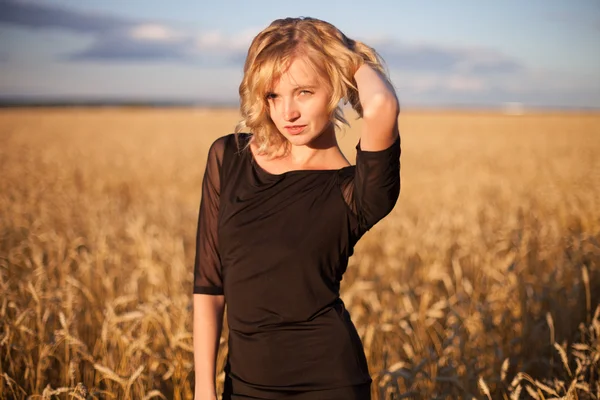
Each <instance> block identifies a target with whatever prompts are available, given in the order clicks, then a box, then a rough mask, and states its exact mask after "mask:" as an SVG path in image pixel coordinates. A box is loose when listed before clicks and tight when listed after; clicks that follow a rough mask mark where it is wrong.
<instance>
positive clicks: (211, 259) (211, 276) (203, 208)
mask: <svg viewBox="0 0 600 400" xmlns="http://www.w3.org/2000/svg"><path fill="white" fill-rule="evenodd" d="M224 150H225V139H224V138H220V139H217V140H216V141H215V142H214V143H213V144H212V145H211V147H210V150H209V152H208V158H207V161H206V170H205V172H204V180H203V182H202V198H201V200H200V212H199V215H198V231H197V234H196V257H195V260H194V294H196V293H200V294H210V295H221V294H223V280H222V274H221V258H220V255H219V239H218V235H217V226H218V214H219V201H220V192H221V168H222V164H223V154H224Z"/></svg>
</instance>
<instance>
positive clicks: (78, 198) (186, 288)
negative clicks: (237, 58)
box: [0, 109, 600, 400]
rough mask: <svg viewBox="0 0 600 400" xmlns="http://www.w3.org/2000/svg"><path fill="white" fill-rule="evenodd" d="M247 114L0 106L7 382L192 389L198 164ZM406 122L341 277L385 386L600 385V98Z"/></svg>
mask: <svg viewBox="0 0 600 400" xmlns="http://www.w3.org/2000/svg"><path fill="white" fill-rule="evenodd" d="M237 118H238V117H237V113H236V112H235V111H228V110H196V109H181V110H158V109H150V110H141V109H97V110H88V109H63V110H59V109H57V110H4V111H1V112H0V171H1V175H0V291H1V293H2V295H1V298H0V377H1V378H0V399H12V398H15V399H25V398H27V396H28V395H31V396H32V397H31V398H43V399H46V398H48V399H50V398H63V399H67V398H88V399H90V398H91V399H109V398H114V399H127V398H128V399H150V398H162V399H178V400H179V399H191V398H192V397H193V358H192V338H191V316H192V312H191V311H192V309H191V280H192V267H191V265H192V260H193V254H194V250H195V248H194V239H195V228H196V218H197V210H198V205H199V200H200V188H201V180H202V174H203V171H204V161H205V157H206V153H207V151H208V146H209V145H210V143H211V142H212V141H213V140H214V139H215V138H216V137H217V136H220V135H223V134H226V133H229V132H230V131H231V130H232V128H233V126H235V123H236V122H237ZM350 120H351V122H353V128H352V129H349V130H348V131H347V132H345V133H342V134H341V135H340V142H341V147H342V150H343V151H344V152H345V153H346V154H347V156H348V158H349V159H350V160H351V161H352V160H353V159H354V146H355V145H356V142H357V140H358V134H359V132H360V121H353V118H352V117H351V118H350ZM400 128H401V132H402V148H403V154H402V193H401V196H400V200H399V202H398V205H397V206H396V208H395V210H394V211H393V212H392V214H391V215H390V216H389V217H388V218H386V219H385V220H384V221H382V222H381V223H380V224H379V225H377V226H376V227H375V228H374V229H373V230H372V231H370V232H369V233H368V234H367V235H366V236H365V237H364V238H363V239H362V240H361V242H360V243H359V245H358V246H357V249H356V254H355V256H354V257H352V259H351V262H350V265H349V267H348V271H347V273H346V275H345V276H344V280H343V281H342V297H343V299H344V300H345V302H346V304H347V307H348V308H349V309H350V311H351V314H352V318H353V320H354V322H355V324H356V325H357V327H358V330H359V333H360V334H361V338H362V340H363V344H364V346H365V350H366V353H367V357H368V360H369V366H370V370H371V373H372V375H373V378H374V384H373V396H374V398H380V399H400V398H428V399H433V398H435V399H446V398H503V399H508V398H510V399H519V398H522V396H525V393H527V395H528V396H531V397H533V398H539V399H547V398H563V399H567V398H590V399H593V398H596V399H597V398H600V379H599V375H600V372H599V369H600V307H599V306H598V304H599V302H600V300H599V299H600V290H599V289H600V271H599V269H600V185H599V184H598V183H599V182H600V116H599V115H597V114H575V113H563V114H558V113H557V114H525V115H523V116H507V115H501V114H495V113H491V112H473V113H459V112H437V113H434V112H425V111H423V112H418V111H413V112H409V113H405V114H402V115H401V117H400ZM226 337H227V326H225V329H224V332H223V338H222V339H221V351H220V353H219V356H218V361H217V363H218V368H219V374H218V379H217V380H218V390H222V383H223V378H224V375H223V371H222V368H223V365H224V363H225V358H226V352H227V343H226V340H225V339H226Z"/></svg>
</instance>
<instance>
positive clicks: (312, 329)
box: [194, 134, 400, 400]
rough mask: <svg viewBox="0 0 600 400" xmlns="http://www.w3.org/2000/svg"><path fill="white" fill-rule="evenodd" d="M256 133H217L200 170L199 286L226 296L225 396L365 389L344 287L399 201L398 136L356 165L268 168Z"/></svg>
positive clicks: (358, 395)
mask: <svg viewBox="0 0 600 400" xmlns="http://www.w3.org/2000/svg"><path fill="white" fill-rule="evenodd" d="M250 137H251V136H250V135H249V134H240V135H239V136H238V141H236V137H235V135H234V134H230V135H227V136H224V137H221V138H219V139H217V140H216V141H215V142H214V143H213V144H212V146H211V148H210V150H209V154H208V161H207V165H206V172H205V175H204V182H203V186H202V187H203V191H202V200H201V205H200V216H199V220H198V235H197V250H196V259H195V266H194V293H203V294H209V295H220V294H224V295H225V300H226V304H227V322H228V325H229V354H228V357H227V363H226V366H225V372H226V378H225V390H224V394H223V399H246V398H250V399H281V398H290V399H297V400H301V399H302V400H303V399H332V400H333V399H340V400H342V399H343V400H352V399H357V400H358V399H361V400H362V399H369V398H370V395H369V386H370V383H371V377H370V375H369V370H368V367H367V361H366V358H365V353H364V350H363V347H362V343H361V340H360V337H359V336H358V334H357V332H356V329H355V327H354V324H353V323H352V321H351V319H350V315H349V313H348V311H346V309H345V307H344V303H343V302H342V300H341V299H340V297H339V289H340V281H341V279H342V275H343V274H344V272H345V270H346V267H347V265H348V258H349V257H350V256H351V255H352V253H353V248H354V245H355V244H356V242H357V241H358V240H359V239H360V238H361V237H362V236H363V234H364V233H365V232H366V231H367V230H369V229H370V228H371V227H372V226H373V225H374V224H375V223H376V222H377V221H379V220H380V219H382V218H383V217H384V216H386V215H387V214H388V213H389V212H390V211H391V210H392V208H393V207H394V205H395V203H396V200H397V199H398V195H399V192H400V139H399V138H398V139H397V140H396V141H395V143H394V144H393V145H392V146H390V147H389V148H388V149H385V150H382V151H374V152H370V151H362V150H361V149H360V142H359V144H358V145H357V146H356V148H357V156H356V166H348V167H344V168H342V169H339V170H298V171H290V172H286V173H283V174H279V175H275V174H271V173H269V172H267V171H265V170H263V169H262V168H261V167H260V166H259V165H258V164H257V163H256V162H255V161H254V158H253V155H252V152H251V151H250V148H249V147H245V145H246V144H247V141H248V140H249V139H250Z"/></svg>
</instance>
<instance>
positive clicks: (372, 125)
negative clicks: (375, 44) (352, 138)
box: [354, 63, 400, 151]
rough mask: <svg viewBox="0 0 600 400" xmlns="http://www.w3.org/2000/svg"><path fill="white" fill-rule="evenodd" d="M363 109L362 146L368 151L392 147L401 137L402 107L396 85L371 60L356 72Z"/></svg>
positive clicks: (355, 76)
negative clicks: (399, 128) (394, 86)
mask: <svg viewBox="0 0 600 400" xmlns="http://www.w3.org/2000/svg"><path fill="white" fill-rule="evenodd" d="M354 79H355V81H356V85H357V88H358V97H359V100H360V104H361V106H362V111H363V115H362V118H363V129H362V132H361V136H360V147H361V149H362V150H364V151H379V150H384V149H387V148H388V147H390V146H391V145H392V144H393V143H394V142H395V141H396V139H397V138H398V135H399V132H398V115H399V113H400V107H399V104H398V98H397V97H396V93H395V91H394V88H393V87H392V86H391V84H390V83H389V82H388V80H387V79H384V78H383V77H382V76H381V73H380V72H379V71H376V70H375V69H373V68H372V67H371V66H369V64H368V63H363V64H362V65H361V66H360V68H358V70H357V71H356V73H355V74H354Z"/></svg>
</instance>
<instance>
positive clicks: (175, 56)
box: [64, 32, 192, 62]
mask: <svg viewBox="0 0 600 400" xmlns="http://www.w3.org/2000/svg"><path fill="white" fill-rule="evenodd" d="M138 33H139V32H138ZM146 33H148V32H146ZM189 47H190V43H189V40H186V39H185V38H183V39H171V38H164V37H152V36H151V35H146V36H142V37H140V36H139V35H138V36H134V35H132V34H131V33H129V32H128V33H126V34H120V33H115V34H110V35H106V36H103V37H101V38H97V39H96V41H95V42H94V43H92V44H91V45H90V46H89V47H88V48H86V49H84V50H81V51H79V52H76V53H73V54H68V55H66V56H65V57H64V58H65V59H66V60H70V61H113V62H114V61H168V60H171V61H173V60H180V61H186V60H187V61H191V60H192V57H191V54H190V52H189V51H188V49H189Z"/></svg>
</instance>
